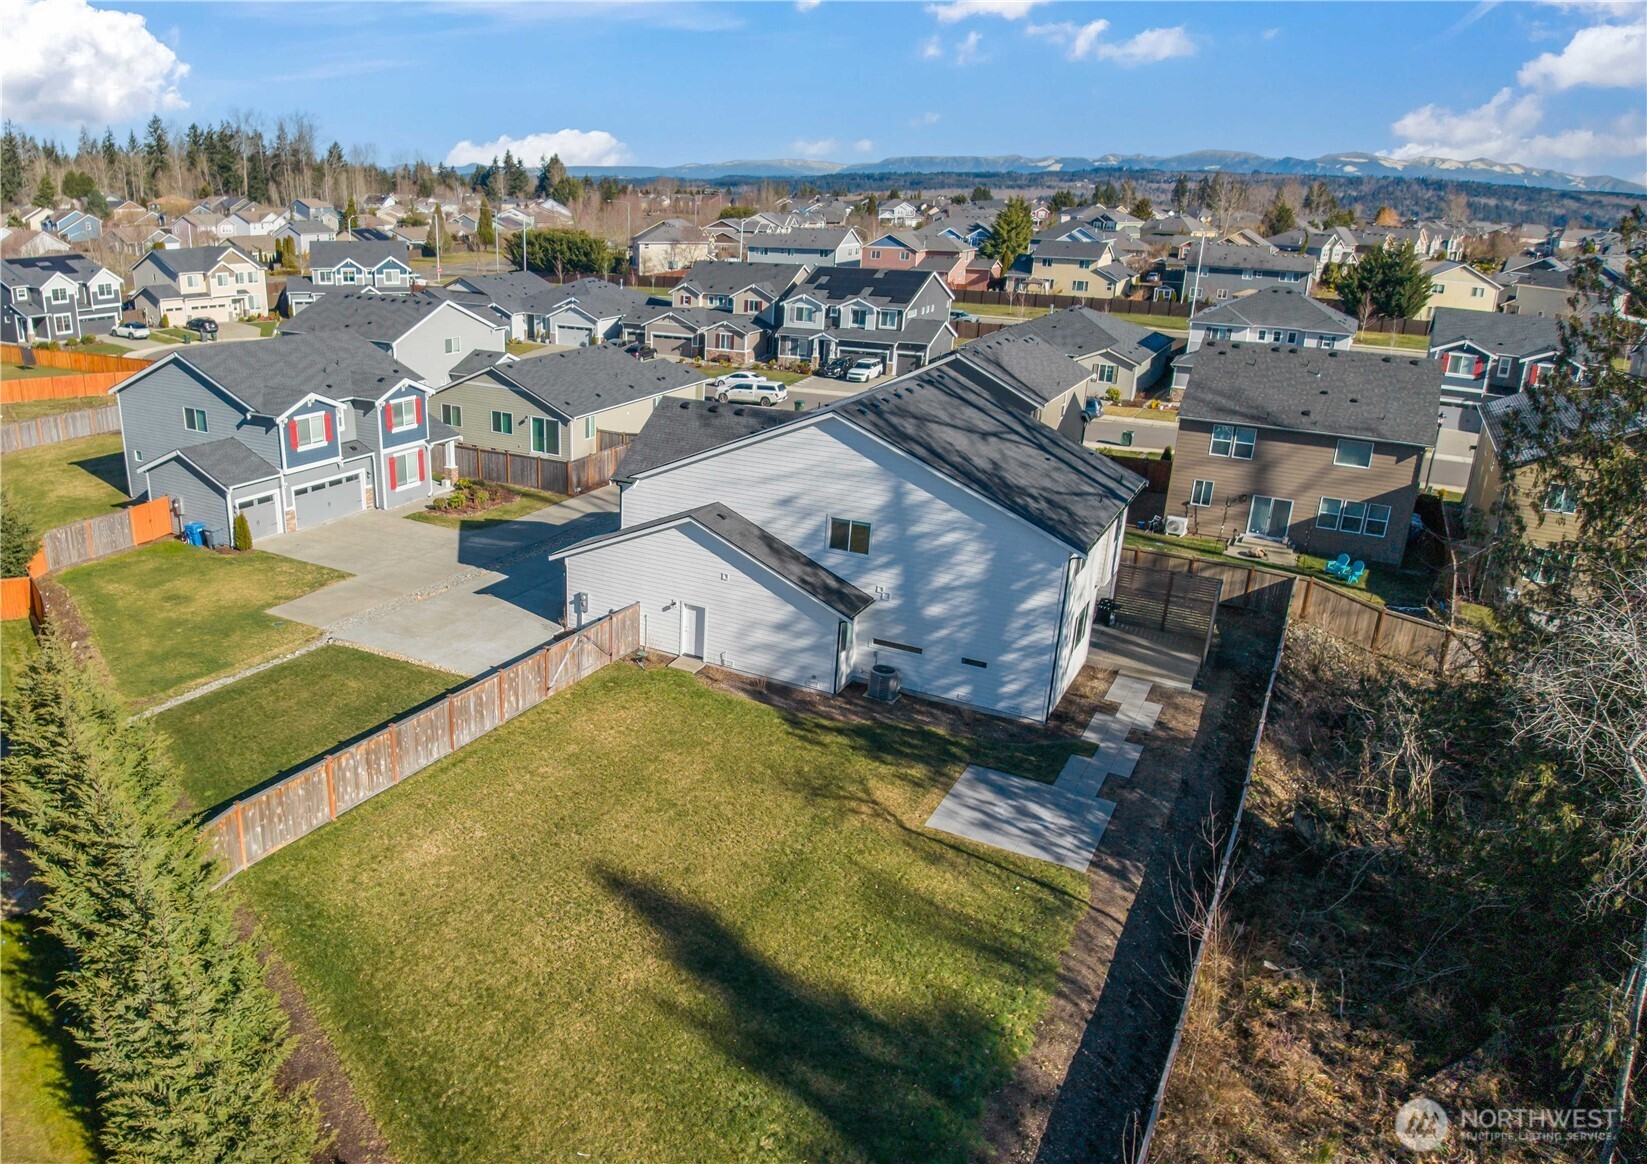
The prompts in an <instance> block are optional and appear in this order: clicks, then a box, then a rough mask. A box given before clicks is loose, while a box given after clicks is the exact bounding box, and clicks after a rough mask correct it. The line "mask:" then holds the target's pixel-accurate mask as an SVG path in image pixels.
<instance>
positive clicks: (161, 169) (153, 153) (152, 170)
mask: <svg viewBox="0 0 1647 1164" xmlns="http://www.w3.org/2000/svg"><path fill="white" fill-rule="evenodd" d="M170 162H171V142H170V141H169V140H168V139H167V137H166V123H165V122H163V121H161V120H160V115H159V114H158V113H157V114H155V115H154V116H153V117H151V118H149V129H148V135H147V136H146V137H145V138H144V139H143V173H144V176H145V177H146V178H147V179H148V189H149V193H150V194H155V195H158V194H159V193H160V176H161V175H162V174H164V173H165V172H166V167H167V166H168V165H169V164H170Z"/></svg>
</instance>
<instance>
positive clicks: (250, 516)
mask: <svg viewBox="0 0 1647 1164" xmlns="http://www.w3.org/2000/svg"><path fill="white" fill-rule="evenodd" d="M278 496H279V494H275V493H270V494H268V495H267V496H265V497H243V498H241V499H240V500H239V501H236V502H235V503H234V508H235V512H236V513H244V514H245V515H246V524H247V525H248V526H250V527H251V530H252V541H253V542H257V541H260V540H261V539H263V538H269V537H273V536H274V535H275V534H277V533H279V532H280V512H279V510H280V507H279V506H278V505H277V504H276V503H275V499H276V498H277V497H278Z"/></svg>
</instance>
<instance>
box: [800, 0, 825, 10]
mask: <svg viewBox="0 0 1647 1164" xmlns="http://www.w3.org/2000/svg"><path fill="white" fill-rule="evenodd" d="M822 3H823V0H795V11H796V12H811V11H812V10H813V9H814V8H816V7H817V6H818V5H820V4H822Z"/></svg>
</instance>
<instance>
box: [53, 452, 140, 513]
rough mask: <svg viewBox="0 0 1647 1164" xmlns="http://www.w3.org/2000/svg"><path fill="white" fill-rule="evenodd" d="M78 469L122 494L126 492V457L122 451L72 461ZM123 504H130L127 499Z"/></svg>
mask: <svg viewBox="0 0 1647 1164" xmlns="http://www.w3.org/2000/svg"><path fill="white" fill-rule="evenodd" d="M69 464H71V465H73V466H74V467H75V468H76V469H79V470H80V471H81V472H83V473H85V474H87V475H88V476H92V477H96V478H97V479H98V480H99V481H101V482H103V484H105V485H107V486H109V488H111V489H118V490H119V491H120V492H121V494H122V495H124V494H125V492H126V458H125V457H124V456H123V455H122V454H120V453H106V454H104V455H103V456H101V457H82V458H81V459H80V460H78V461H70V462H69ZM121 504H123V505H130V504H132V502H131V501H130V500H129V499H127V500H125V501H123V502H122V503H121Z"/></svg>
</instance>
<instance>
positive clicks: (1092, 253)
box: [1030, 238, 1112, 263]
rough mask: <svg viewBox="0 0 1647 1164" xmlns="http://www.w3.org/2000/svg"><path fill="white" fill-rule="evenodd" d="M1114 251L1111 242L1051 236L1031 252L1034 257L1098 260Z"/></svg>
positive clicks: (1073, 260) (1072, 260)
mask: <svg viewBox="0 0 1647 1164" xmlns="http://www.w3.org/2000/svg"><path fill="white" fill-rule="evenodd" d="M1111 252H1112V248H1111V247H1110V244H1109V243H1108V242H1107V241H1106V242H1081V241H1080V240H1078V239H1065V238H1049V239H1047V240H1046V241H1045V242H1042V243H1037V244H1036V246H1035V249H1034V250H1033V251H1031V252H1030V257H1031V258H1032V259H1067V260H1069V261H1071V262H1075V261H1079V260H1081V259H1086V260H1088V261H1089V262H1094V263H1096V262H1098V261H1099V260H1100V259H1107V258H1109V256H1110V254H1111Z"/></svg>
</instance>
